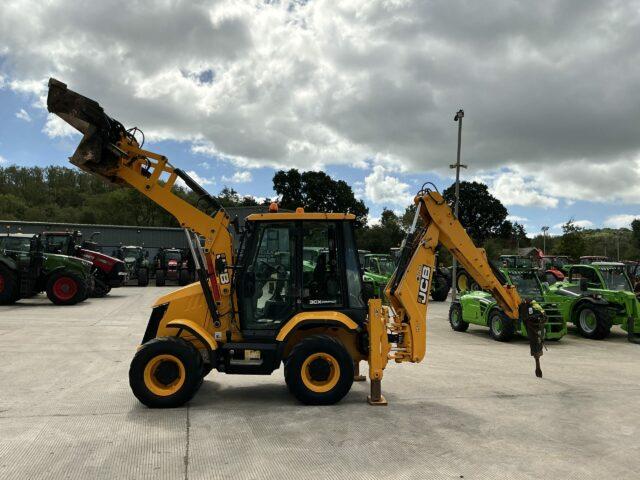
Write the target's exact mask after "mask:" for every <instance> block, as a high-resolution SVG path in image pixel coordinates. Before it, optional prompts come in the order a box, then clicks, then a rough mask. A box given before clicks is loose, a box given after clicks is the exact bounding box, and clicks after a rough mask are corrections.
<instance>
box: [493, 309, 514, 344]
mask: <svg viewBox="0 0 640 480" xmlns="http://www.w3.org/2000/svg"><path fill="white" fill-rule="evenodd" d="M515 331H516V327H515V323H514V322H513V320H511V319H510V318H509V317H507V316H506V315H505V314H504V312H503V311H502V310H498V309H494V310H492V311H491V312H489V335H491V338H493V339H494V340H496V341H498V342H508V341H509V340H511V339H512V338H513V335H514V334H515Z"/></svg>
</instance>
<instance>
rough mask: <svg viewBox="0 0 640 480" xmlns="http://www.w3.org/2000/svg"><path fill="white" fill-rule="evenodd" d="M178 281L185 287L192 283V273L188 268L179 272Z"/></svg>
mask: <svg viewBox="0 0 640 480" xmlns="http://www.w3.org/2000/svg"><path fill="white" fill-rule="evenodd" d="M178 283H180V285H181V286H183V287H184V286H185V285H189V284H190V283H191V274H190V273H189V270H186V269H184V268H183V269H182V270H180V272H179V273H178Z"/></svg>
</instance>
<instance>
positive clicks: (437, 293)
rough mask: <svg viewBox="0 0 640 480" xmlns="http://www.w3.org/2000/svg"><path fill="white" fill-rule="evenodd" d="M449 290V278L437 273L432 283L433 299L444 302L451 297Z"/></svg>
mask: <svg viewBox="0 0 640 480" xmlns="http://www.w3.org/2000/svg"><path fill="white" fill-rule="evenodd" d="M449 288H451V285H450V283H449V278H447V277H446V276H445V275H442V274H440V273H437V272H436V273H435V274H434V275H433V282H431V298H433V300H434V301H435V302H444V301H445V300H446V299H447V296H448V295H449Z"/></svg>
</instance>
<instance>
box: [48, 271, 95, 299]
mask: <svg viewBox="0 0 640 480" xmlns="http://www.w3.org/2000/svg"><path fill="white" fill-rule="evenodd" d="M46 290H47V297H49V300H51V302H53V303H54V304H56V305H75V304H76V303H79V302H82V301H83V300H84V299H86V298H87V295H88V287H87V283H86V282H85V281H84V280H83V279H82V278H80V276H78V275H77V274H75V273H72V272H59V273H54V274H53V275H51V276H50V277H49V280H47V288H46Z"/></svg>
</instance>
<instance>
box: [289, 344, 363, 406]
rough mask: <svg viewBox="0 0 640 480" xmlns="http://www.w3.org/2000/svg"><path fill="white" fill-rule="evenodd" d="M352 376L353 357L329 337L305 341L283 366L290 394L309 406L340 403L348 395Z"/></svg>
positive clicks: (293, 351)
mask: <svg viewBox="0 0 640 480" xmlns="http://www.w3.org/2000/svg"><path fill="white" fill-rule="evenodd" d="M353 375H354V367H353V359H352V358H351V355H349V352H347V349H346V348H344V345H342V343H341V342H340V341H339V340H338V339H336V338H334V337H331V336H329V335H313V336H311V337H307V338H305V339H303V340H302V341H301V342H300V343H298V344H297V345H296V346H295V347H293V349H292V350H291V354H290V355H289V357H288V358H287V360H286V361H285V365H284V378H285V381H286V382H287V387H288V388H289V391H290V392H291V393H292V394H293V396H294V397H296V398H297V399H298V400H299V401H300V402H302V403H305V404H307V405H333V404H334V403H337V402H339V401H340V400H342V398H343V397H344V396H345V395H346V394H347V393H349V390H350V389H351V385H352V384H353ZM324 389H326V391H323V390H324Z"/></svg>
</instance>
